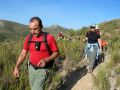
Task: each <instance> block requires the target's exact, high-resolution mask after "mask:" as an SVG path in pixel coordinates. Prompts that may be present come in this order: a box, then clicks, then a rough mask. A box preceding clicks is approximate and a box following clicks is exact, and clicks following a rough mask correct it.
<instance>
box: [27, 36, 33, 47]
mask: <svg viewBox="0 0 120 90" xmlns="http://www.w3.org/2000/svg"><path fill="white" fill-rule="evenodd" d="M32 37H33V35H32V34H30V36H29V39H28V46H30V43H31V41H32Z"/></svg>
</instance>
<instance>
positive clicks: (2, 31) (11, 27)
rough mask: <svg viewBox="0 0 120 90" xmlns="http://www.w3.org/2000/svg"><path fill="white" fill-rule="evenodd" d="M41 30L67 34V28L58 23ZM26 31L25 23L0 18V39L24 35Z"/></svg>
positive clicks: (13, 38) (14, 38)
mask: <svg viewBox="0 0 120 90" xmlns="http://www.w3.org/2000/svg"><path fill="white" fill-rule="evenodd" d="M43 31H45V32H49V33H51V34H53V35H54V36H55V35H57V34H58V33H59V32H64V34H67V32H68V29H66V28H64V27H61V26H58V25H52V26H50V27H45V28H43ZM28 33H29V28H28V26H27V25H23V24H19V23H16V22H12V21H7V20H0V41H4V40H16V39H19V38H20V37H25V36H26V35H27V34H28Z"/></svg>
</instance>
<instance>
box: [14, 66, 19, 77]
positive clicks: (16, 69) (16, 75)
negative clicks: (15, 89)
mask: <svg viewBox="0 0 120 90" xmlns="http://www.w3.org/2000/svg"><path fill="white" fill-rule="evenodd" d="M13 75H14V77H15V78H18V77H19V70H18V68H17V67H15V69H14V71H13Z"/></svg>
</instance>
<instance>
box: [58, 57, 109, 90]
mask: <svg viewBox="0 0 120 90" xmlns="http://www.w3.org/2000/svg"><path fill="white" fill-rule="evenodd" d="M109 58H110V56H109V55H107V56H106V57H105V61H104V62H103V63H101V64H99V65H98V66H97V67H96V68H95V69H94V71H93V73H92V74H90V73H87V69H86V67H83V68H80V69H79V70H77V71H74V72H72V73H71V75H69V76H67V78H66V80H65V82H64V84H63V85H62V86H61V87H60V88H58V89H57V90H96V87H95V86H94V83H93V76H95V74H96V73H97V71H98V69H99V67H100V66H101V65H103V64H105V62H106V61H108V59H109Z"/></svg>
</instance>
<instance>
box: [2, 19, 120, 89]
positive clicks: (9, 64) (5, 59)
mask: <svg viewBox="0 0 120 90" xmlns="http://www.w3.org/2000/svg"><path fill="white" fill-rule="evenodd" d="M0 22H1V21H0ZM5 23H6V22H5ZM7 23H9V24H3V26H2V24H0V41H4V42H1V43H0V59H1V60H0V73H1V74H0V90H30V88H29V84H28V71H27V61H28V56H27V58H26V59H25V62H23V63H22V64H21V67H20V72H21V74H20V78H18V79H15V78H14V77H13V75H12V72H13V68H14V65H15V62H16V60H17V58H18V56H19V54H20V52H21V50H22V46H23V37H25V35H27V34H28V31H25V32H24V30H25V29H23V28H24V25H23V26H21V25H20V26H16V25H18V24H17V23H14V25H12V24H11V23H10V22H9V21H8V22H7ZM119 23H120V20H112V21H109V22H104V23H100V24H99V26H100V30H101V33H102V36H101V37H102V39H105V40H107V41H108V43H109V48H108V53H109V54H110V55H111V59H110V62H109V63H108V64H107V65H106V66H104V67H103V68H102V69H100V71H98V74H97V76H96V78H95V84H96V85H97V86H98V89H99V90H109V89H110V86H111V83H110V80H109V78H110V77H111V76H113V73H111V72H114V75H115V76H114V78H115V80H116V84H115V87H116V88H117V87H120V64H119V63H120V42H119V40H120V36H119V35H120V24H119ZM4 25H5V26H4ZM7 25H8V26H7ZM9 26H13V28H10V27H9ZM3 27H4V28H3ZM1 28H2V29H1ZM25 28H26V26H25ZM13 29H14V30H13ZM26 29H28V28H26ZM5 30H8V31H5ZM20 30H22V31H20ZM55 31H56V29H55ZM55 31H53V32H55ZM87 31H88V27H83V28H82V29H80V30H78V31H74V30H68V31H67V32H66V31H65V35H66V36H71V37H76V36H78V35H79V36H80V39H79V40H77V39H75V40H57V43H58V46H59V50H60V55H61V57H62V59H61V60H62V64H63V62H64V60H69V62H70V63H68V64H67V65H66V67H65V69H66V70H67V72H68V74H69V73H70V72H72V69H71V68H72V67H76V65H77V63H78V62H80V61H81V60H82V58H83V55H84V53H83V51H84V45H85V43H84V42H83V38H84V37H85V34H86V32H87ZM58 32H60V30H58ZM63 32H64V30H63ZM15 33H16V34H15ZM8 34H9V35H8ZM14 35H16V36H14ZM54 35H55V36H56V33H55V34H54ZM21 36H22V38H20V37H21ZM17 37H19V38H17ZM13 38H16V40H15V41H12V40H14V39H13ZM7 39H8V40H9V42H8V40H7ZM10 40H11V41H10ZM111 52H112V53H111ZM62 67H63V65H62V66H61V67H60V69H61V70H62V69H64V68H62ZM59 73H60V71H59V70H58V71H56V72H55V73H53V74H54V75H53V77H52V79H51V85H49V84H50V83H47V85H48V86H49V87H51V90H56V88H57V87H58V86H60V84H61V83H62V76H61V75H60V74H59ZM99 85H100V86H99ZM46 90H48V88H46Z"/></svg>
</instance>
